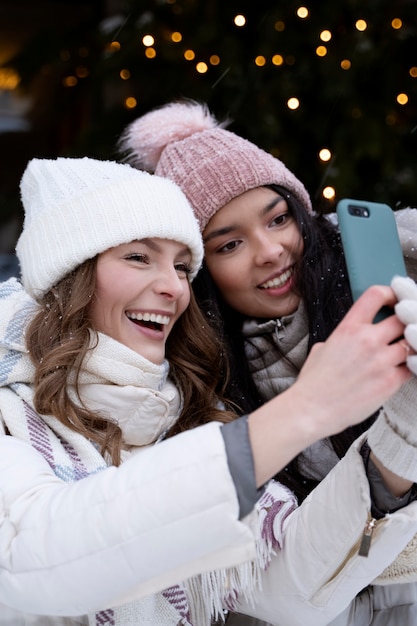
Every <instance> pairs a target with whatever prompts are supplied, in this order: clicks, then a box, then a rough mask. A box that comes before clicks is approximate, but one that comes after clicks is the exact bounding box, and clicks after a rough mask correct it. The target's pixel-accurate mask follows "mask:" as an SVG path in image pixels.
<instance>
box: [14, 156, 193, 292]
mask: <svg viewBox="0 0 417 626" xmlns="http://www.w3.org/2000/svg"><path fill="white" fill-rule="evenodd" d="M20 191H21V198H22V203H23V207H24V210H25V219H24V225H23V231H22V233H21V235H20V238H19V240H18V242H17V246H16V253H17V256H18V259H19V262H20V268H21V273H22V280H23V284H24V286H25V288H26V290H27V291H28V292H29V293H30V294H31V295H32V296H34V297H36V296H41V295H42V294H43V293H45V292H46V291H48V289H50V288H51V287H53V286H54V285H55V284H56V283H58V282H59V281H60V280H61V278H63V277H64V276H65V275H66V274H68V273H69V272H70V271H71V270H73V269H75V268H76V267H77V266H78V265H80V264H81V263H83V262H84V261H86V260H87V259H90V258H93V257H94V256H96V254H99V253H100V252H104V251H105V250H107V249H109V248H113V247H115V246H118V245H120V244H122V243H129V242H130V241H133V240H137V239H144V238H146V237H157V238H163V239H171V240H174V241H178V242H180V243H184V244H185V245H186V246H188V247H189V249H190V251H191V255H192V260H191V266H192V272H191V275H190V278H193V277H194V276H195V275H196V273H197V271H198V269H199V267H200V265H201V262H202V258H203V246H202V242H201V235H200V232H199V229H198V224H197V221H196V219H195V216H194V214H193V212H192V210H191V207H190V205H189V203H188V201H187V199H186V197H185V196H184V194H183V193H182V191H181V189H179V188H178V187H177V186H176V185H174V184H173V183H172V182H171V181H170V180H167V179H166V178H161V177H158V176H152V175H151V174H149V173H147V172H139V171H137V169H135V168H133V167H131V166H130V165H127V164H121V163H115V162H113V161H99V160H96V159H90V158H88V157H84V158H81V159H72V158H58V159H55V160H52V159H33V160H32V161H30V162H29V164H28V166H27V168H26V170H25V172H24V174H23V176H22V180H21V184H20Z"/></svg>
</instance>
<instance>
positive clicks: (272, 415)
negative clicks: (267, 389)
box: [249, 286, 411, 485]
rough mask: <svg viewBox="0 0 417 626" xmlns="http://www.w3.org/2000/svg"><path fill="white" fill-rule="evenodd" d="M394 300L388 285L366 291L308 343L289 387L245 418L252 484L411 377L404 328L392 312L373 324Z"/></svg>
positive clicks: (359, 418)
mask: <svg viewBox="0 0 417 626" xmlns="http://www.w3.org/2000/svg"><path fill="white" fill-rule="evenodd" d="M395 301H396V300H395V296H394V293H393V291H392V289H391V288H390V287H383V286H375V287H371V288H369V289H368V290H367V291H366V292H365V293H364V294H363V295H362V296H361V297H360V298H359V299H358V300H357V302H356V303H355V304H354V305H353V306H352V308H351V309H350V311H349V312H348V314H347V315H346V316H345V318H344V319H343V320H342V322H341V323H340V324H339V325H338V326H337V328H336V329H335V330H334V331H333V333H332V334H331V335H330V337H329V338H328V339H327V340H326V341H325V342H324V343H321V344H316V345H315V346H314V347H313V349H312V351H311V353H310V355H309V357H308V359H307V361H306V362H305V364H304V366H303V368H302V370H301V372H300V375H299V377H298V379H297V381H296V382H295V383H294V385H292V386H291V387H290V388H289V389H288V390H287V391H285V392H284V393H282V394H280V395H279V396H276V397H275V398H273V399H272V400H270V401H269V402H267V403H266V404H264V405H263V406H262V407H260V408H259V409H257V410H256V411H254V412H253V413H252V414H251V415H250V416H249V433H250V439H251V445H252V450H253V456H254V464H255V475H256V480H257V484H258V485H261V484H263V483H265V482H266V480H268V479H269V478H271V477H272V476H274V474H275V473H276V472H277V466H279V467H280V468H282V467H285V465H286V464H287V463H288V462H289V461H290V460H291V459H293V458H294V457H295V456H296V455H297V454H298V453H299V452H301V450H303V449H304V448H307V447H308V446H309V445H310V444H311V443H313V442H315V441H317V440H319V439H322V438H323V437H327V436H330V435H333V434H335V433H337V432H340V431H343V430H344V429H345V428H347V427H348V426H350V425H352V424H356V423H359V422H361V421H362V420H364V419H366V417H368V416H369V415H371V414H372V413H374V412H375V411H376V410H377V409H378V408H379V407H380V406H381V405H382V404H384V403H385V402H386V401H387V400H388V398H390V397H391V396H392V395H393V394H394V393H395V392H396V391H398V390H399V389H400V387H401V385H402V384H403V383H404V382H406V381H407V380H408V379H409V378H410V377H411V373H410V371H409V370H408V368H407V367H406V365H405V364H404V359H405V356H404V354H405V353H404V347H403V346H402V345H401V344H400V343H395V342H396V340H397V339H399V338H400V337H401V336H402V334H403V330H404V325H403V324H402V323H401V322H400V321H399V319H398V318H397V317H396V316H395V315H392V316H390V317H389V318H387V319H385V320H383V321H381V322H379V323H378V324H373V323H372V320H373V318H374V317H375V315H376V313H377V311H378V310H379V309H380V308H381V307H382V306H383V305H388V306H392V305H393V304H394V303H395Z"/></svg>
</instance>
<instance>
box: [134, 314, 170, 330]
mask: <svg viewBox="0 0 417 626" xmlns="http://www.w3.org/2000/svg"><path fill="white" fill-rule="evenodd" d="M126 316H127V317H128V318H129V319H130V320H131V321H132V322H134V323H135V324H138V325H139V326H146V327H147V328H152V329H154V330H162V327H163V326H166V325H167V324H169V322H170V317H169V316H168V315H159V314H156V313H129V312H127V313H126Z"/></svg>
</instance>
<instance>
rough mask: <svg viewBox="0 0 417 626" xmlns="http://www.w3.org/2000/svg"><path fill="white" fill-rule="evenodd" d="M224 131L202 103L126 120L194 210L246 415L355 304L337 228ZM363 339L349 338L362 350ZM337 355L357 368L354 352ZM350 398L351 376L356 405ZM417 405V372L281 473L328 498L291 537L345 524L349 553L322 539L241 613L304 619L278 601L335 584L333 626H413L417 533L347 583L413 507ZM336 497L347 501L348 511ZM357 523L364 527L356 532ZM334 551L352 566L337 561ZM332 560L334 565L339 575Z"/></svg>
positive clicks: (402, 220) (408, 294)
mask: <svg viewBox="0 0 417 626" xmlns="http://www.w3.org/2000/svg"><path fill="white" fill-rule="evenodd" d="M226 125H227V123H219V122H218V121H217V120H216V119H215V118H214V117H213V115H211V114H210V112H209V110H208V109H207V107H206V106H204V105H201V104H198V103H196V102H192V101H183V102H173V103H170V104H167V105H165V106H162V107H160V108H158V109H155V110H153V111H151V112H149V113H147V114H146V115H144V116H142V117H141V118H139V119H137V120H136V121H134V122H133V123H132V124H130V125H129V126H128V127H127V128H126V130H125V132H124V133H123V135H122V137H121V140H120V143H119V147H120V149H121V151H122V152H123V153H124V154H125V155H126V159H127V160H128V161H129V162H130V163H131V164H132V165H134V166H136V167H139V168H143V169H146V170H148V171H151V172H155V173H156V174H158V175H160V176H163V177H167V178H170V179H171V180H173V181H174V182H175V183H177V184H178V185H179V186H180V187H181V188H182V190H183V191H184V193H185V195H186V196H187V198H188V200H189V201H190V203H191V205H192V207H193V209H194V212H195V215H196V217H197V219H198V221H199V224H200V229H201V232H202V234H203V240H204V246H205V259H204V265H203V268H202V270H201V271H200V273H199V275H198V276H197V278H196V280H195V281H194V291H195V293H196V294H197V296H198V299H199V302H200V304H201V306H202V308H203V310H204V311H205V313H206V315H207V318H208V320H209V321H210V322H211V323H212V324H213V326H214V328H215V329H216V330H217V331H218V332H219V333H220V335H221V337H222V340H224V341H225V343H226V345H227V347H228V352H229V360H230V371H231V377H230V380H229V383H228V393H229V399H231V400H232V401H234V402H235V403H236V404H237V405H238V406H239V407H240V408H241V410H242V411H247V412H249V411H251V410H253V409H254V408H256V407H259V406H261V405H262V404H263V403H264V402H266V401H267V400H269V399H271V398H272V397H274V396H276V395H277V394H280V393H282V392H283V391H285V390H287V389H288V388H290V387H291V386H292V384H293V383H294V382H295V381H296V380H297V378H298V376H299V375H300V373H301V374H302V372H303V366H304V363H305V361H306V359H307V355H308V354H309V353H310V350H311V349H312V347H313V346H314V344H317V343H318V342H323V341H326V340H327V338H328V337H329V336H330V335H331V333H332V331H333V330H334V329H335V328H336V327H337V326H338V324H339V323H340V321H341V320H342V318H344V317H345V315H346V313H347V311H348V310H349V309H350V308H351V307H352V300H351V296H350V291H349V285H348V280H347V274H346V268H345V263H344V257H343V252H342V248H341V244H340V237H339V233H338V229H337V226H336V225H334V223H333V221H332V220H331V219H329V218H328V217H326V216H321V215H317V214H315V212H314V211H313V207H312V204H311V200H310V197H309V194H308V192H307V190H306V189H305V187H304V185H303V184H302V183H301V182H300V181H299V180H298V179H297V178H296V176H295V175H294V174H293V173H292V172H291V171H289V170H288V168H287V167H286V166H285V165H284V163H282V162H281V161H280V160H278V159H276V158H274V157H273V156H272V155H270V154H268V153H267V152H265V151H264V150H262V149H260V148H259V147H257V146H256V145H254V144H253V143H251V142H249V141H247V140H246V139H244V138H243V137H240V136H238V135H236V134H235V133H233V132H231V131H229V130H226V128H225V127H226ZM396 218H397V225H398V229H399V233H400V238H401V241H402V245H403V252H404V256H405V260H406V266H407V270H408V272H409V276H410V277H411V278H408V279H399V278H396V279H395V280H394V281H393V284H392V288H393V290H394V292H395V295H396V297H397V300H398V301H399V303H398V304H397V305H396V314H397V317H398V318H400V319H401V320H402V321H403V322H404V323H407V324H410V328H407V333H406V338H407V341H408V344H409V345H410V346H411V348H412V351H411V353H410V354H408V351H407V350H406V351H405V352H406V354H405V355H404V358H405V361H406V363H407V365H408V367H409V369H410V371H411V372H412V373H413V374H415V375H417V362H416V361H417V357H416V356H415V352H416V351H417V295H416V294H417V287H416V286H415V283H414V280H415V279H416V277H417V246H416V235H415V233H416V232H417V211H416V210H412V209H405V210H403V211H398V212H397V213H396ZM355 308H356V304H355V305H353V309H355ZM395 317H396V316H392V317H391V318H390V319H389V320H385V321H383V322H380V323H379V324H376V325H370V327H369V331H370V332H371V331H372V332H373V331H374V330H375V326H376V327H379V329H380V330H381V331H382V330H383V329H386V328H387V326H388V325H389V324H393V323H395V322H394V321H393V320H394V318H395ZM371 326H372V328H371ZM361 340H362V339H360V338H359V337H358V336H357V335H356V333H355V331H353V332H352V345H353V344H355V343H356V342H358V341H361ZM413 352H414V354H413ZM340 358H341V359H345V360H349V359H350V354H349V350H347V351H346V352H344V353H343V354H341V355H340ZM352 367H355V365H354V364H353V363H352ZM324 375H325V374H324V373H323V376H324ZM332 392H333V385H332V379H331V375H330V376H329V380H328V396H327V397H325V398H323V402H324V403H326V402H332ZM354 394H355V390H354V389H351V388H349V384H348V382H347V381H346V392H345V400H346V402H347V403H349V402H350V398H352V396H353V395H354ZM416 404H417V379H416V376H412V377H411V378H410V380H409V381H408V382H407V383H405V384H404V385H403V386H402V388H401V389H400V390H399V391H398V392H397V393H396V394H395V395H394V396H392V397H391V398H390V399H389V400H388V401H387V402H386V403H385V404H384V406H383V408H382V409H381V410H380V411H379V412H377V413H375V414H372V415H370V416H369V418H368V420H367V421H365V422H364V423H362V424H361V425H360V426H356V427H350V428H348V429H347V430H345V431H344V432H343V433H340V434H339V435H336V436H333V437H331V438H327V439H324V440H321V441H320V442H318V443H316V444H313V445H312V446H310V447H308V448H307V449H306V450H304V451H303V452H302V453H301V454H299V455H298V457H297V458H296V459H295V460H294V461H293V462H291V463H290V464H289V465H288V466H287V467H286V468H285V470H284V471H282V472H280V473H279V474H278V475H277V477H276V478H277V479H278V480H279V481H280V482H281V483H284V484H285V485H287V486H289V487H290V488H291V489H292V490H293V491H294V492H295V494H296V495H297V497H298V500H299V502H300V503H302V502H304V500H305V499H306V498H307V499H306V502H305V504H304V503H303V504H302V505H301V507H300V509H303V507H304V506H309V503H310V498H311V496H309V494H310V493H311V492H314V493H316V492H317V489H319V490H320V493H321V494H322V495H323V509H322V511H321V512H320V513H319V512H318V511H317V509H316V510H314V511H313V510H311V519H310V522H309V524H308V525H307V526H306V525H302V526H300V527H297V523H296V520H295V518H294V516H293V517H292V519H290V520H289V522H288V527H287V533H288V534H289V536H292V534H293V533H299V535H300V540H301V537H302V541H303V542H304V541H307V543H308V536H309V535H310V534H311V536H313V535H314V536H315V537H317V533H320V529H321V528H322V524H323V520H324V518H326V519H328V518H329V517H330V518H331V519H332V520H333V523H334V524H335V525H336V526H337V525H338V524H339V523H340V521H341V519H343V521H344V523H346V519H345V518H346V516H347V517H349V518H350V519H351V527H350V530H349V532H348V533H346V534H345V536H344V537H343V541H342V544H341V545H337V546H336V545H335V544H332V542H329V541H328V537H327V536H325V534H323V537H322V541H323V546H322V552H321V554H320V555H318V554H313V555H311V554H309V553H308V552H302V551H300V553H287V554H286V556H285V558H286V559H287V560H288V572H287V574H288V576H287V577H286V578H283V580H282V585H281V586H280V587H279V588H276V587H275V588H273V589H272V588H268V587H267V586H266V588H265V587H264V589H265V591H264V593H265V598H268V599H269V598H270V594H271V593H276V594H277V598H278V599H277V606H275V607H274V608H273V609H271V608H270V604H269V602H265V605H268V608H267V609H265V611H264V612H263V613H262V610H259V608H260V607H259V603H260V604H261V603H262V597H261V598H260V599H259V600H257V603H256V607H255V608H254V610H253V613H251V612H250V609H249V610H248V607H247V606H246V602H245V601H244V600H242V599H241V600H240V604H239V603H238V604H237V605H236V607H235V608H236V611H238V610H239V606H240V607H241V608H244V612H245V613H248V614H253V615H256V616H257V617H262V618H263V619H265V620H267V621H268V622H270V623H273V624H279V625H282V626H289V625H291V624H302V623H305V622H303V611H302V608H300V606H299V604H298V603H297V600H296V599H295V598H293V604H292V610H291V611H288V607H287V608H285V607H284V608H283V609H281V608H280V606H279V597H280V596H281V594H282V595H285V593H287V590H288V588H290V587H291V588H292V589H294V587H297V584H298V585H299V587H300V589H302V590H303V593H305V592H306V590H307V594H309V597H310V602H311V604H313V605H317V607H321V608H322V609H323V610H324V609H325V608H326V607H327V606H328V603H330V604H331V603H332V601H333V600H334V598H335V596H334V594H335V590H336V589H337V594H336V595H337V601H338V603H339V605H338V606H339V609H338V611H336V612H335V613H333V615H337V617H335V618H334V619H333V621H325V617H324V614H323V620H324V621H322V622H318V623H322V624H327V623H328V624H332V626H362V625H363V624H372V625H373V626H393V625H394V624H395V625H397V624H401V626H404V625H405V626H411V625H413V626H415V624H416V623H417V584H416V582H417V537H415V538H414V539H412V540H411V541H410V542H405V543H404V544H402V545H400V544H401V542H398V543H397V540H395V541H394V543H396V549H395V555H393V557H392V558H391V559H388V561H387V562H386V564H385V565H382V563H381V569H380V572H379V573H378V576H373V577H372V576H371V577H366V576H362V578H361V580H360V585H359V587H358V589H357V591H360V593H359V594H358V595H356V593H357V592H353V588H352V587H351V583H352V580H354V579H355V577H358V576H361V575H360V574H358V573H356V572H355V568H356V567H357V566H358V562H360V561H361V559H362V560H366V558H369V554H371V553H372V552H373V553H375V551H378V550H381V551H384V549H385V548H384V547H383V542H381V543H380V544H379V545H377V544H376V541H375V540H376V538H377V537H378V536H379V537H380V533H381V530H382V529H383V528H384V529H387V528H388V527H389V525H390V524H391V523H392V522H393V520H394V519H395V518H396V516H399V517H401V516H403V515H408V514H409V513H410V512H411V511H413V510H414V509H415V507H416V506H417V505H416V504H415V500H416V493H417V489H416V488H415V486H414V483H415V482H417V426H416V425H415V418H416V417H417V415H416V409H415V407H416ZM288 427H289V428H290V427H291V423H290V422H289V423H288ZM341 459H342V460H341ZM342 467H345V468H346V469H347V471H346V473H344V474H342V473H341V468H342ZM358 493H360V494H361V496H360V498H359V499H357V498H356V496H357V495H358ZM340 494H344V497H345V499H346V500H347V501H348V502H349V506H348V507H347V509H344V507H343V505H341V502H340V499H339V497H340ZM388 514H389V515H388ZM358 519H360V520H362V522H363V526H364V528H362V531H363V532H360V528H359V526H358V527H355V524H356V523H357V521H358ZM361 535H363V542H362V544H361V542H360V536H361ZM306 537H307V539H306ZM397 539H399V537H398V538H397ZM359 544H361V546H362V547H361V548H359ZM406 544H407V545H406ZM287 545H291V544H290V543H288V544H287ZM303 545H305V544H303ZM390 545H391V548H392V547H393V545H392V543H391V544H390ZM385 547H386V546H385ZM339 551H340V552H339ZM284 552H285V546H284ZM335 552H338V554H339V556H340V554H343V555H344V556H343V559H342V560H339V561H337V557H336V556H335ZM363 554H365V555H368V557H366V556H365V557H364V556H362V555H363ZM322 559H323V560H328V564H329V569H328V570H327V575H328V577H327V578H325V579H320V574H319V573H318V572H319V563H320V562H322ZM335 559H336V561H337V562H338V566H337V567H335V568H333V569H332V566H331V565H330V564H334V563H335ZM314 572H316V574H317V576H315V575H314ZM242 619H243V618H241V617H240V616H239V615H230V616H229V621H228V623H230V624H236V625H240V624H242V625H243V624H245V623H246V622H245V621H242ZM250 623H251V624H252V623H257V624H258V623H260V622H250Z"/></svg>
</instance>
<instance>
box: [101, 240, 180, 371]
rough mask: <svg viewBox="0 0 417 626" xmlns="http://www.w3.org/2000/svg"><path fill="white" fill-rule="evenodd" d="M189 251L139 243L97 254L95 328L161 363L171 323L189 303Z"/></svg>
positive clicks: (169, 243) (167, 243)
mask: <svg viewBox="0 0 417 626" xmlns="http://www.w3.org/2000/svg"><path fill="white" fill-rule="evenodd" d="M190 262H191V253H190V250H189V249H188V248H187V247H186V246H184V244H182V243H178V242H176V241H171V240H167V239H157V238H153V239H142V240H140V241H133V242H131V243H128V244H122V245H120V246H116V247H115V248H110V249H109V250H106V251H105V252H103V253H102V254H100V255H99V256H98V259H97V269H96V292H95V297H94V300H93V302H92V303H91V308H90V317H91V322H92V325H93V327H94V328H95V329H96V330H98V331H100V332H102V333H105V334H106V335H109V336H110V337H112V338H113V339H116V340H117V341H119V342H120V343H123V344H124V345H126V346H128V347H129V348H131V349H132V350H134V351H135V352H137V353H138V354H140V355H141V356H143V357H145V358H146V359H148V360H149V361H151V362H153V363H156V364H160V363H162V361H163V359H164V357H165V344H166V340H167V337H168V335H169V333H170V332H171V329H172V327H173V325H174V324H175V322H176V321H177V320H178V318H179V317H180V316H181V315H182V313H183V312H184V311H185V309H186V308H187V306H188V304H189V301H190V286H189V281H188V278H187V277H188V274H189V272H190Z"/></svg>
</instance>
